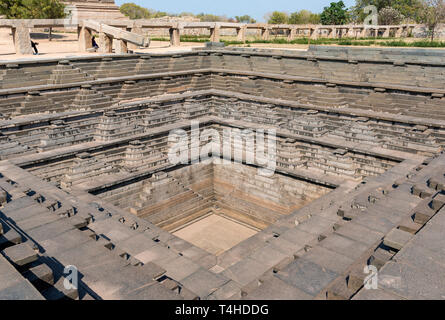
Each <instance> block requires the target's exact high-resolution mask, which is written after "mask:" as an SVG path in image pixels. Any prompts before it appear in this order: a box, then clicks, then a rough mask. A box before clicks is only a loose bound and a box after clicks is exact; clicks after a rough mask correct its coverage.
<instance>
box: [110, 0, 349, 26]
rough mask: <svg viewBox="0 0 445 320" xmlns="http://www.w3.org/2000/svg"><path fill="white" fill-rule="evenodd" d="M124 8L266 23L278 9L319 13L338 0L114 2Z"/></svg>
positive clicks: (346, 1) (130, 0)
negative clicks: (135, 6)
mask: <svg viewBox="0 0 445 320" xmlns="http://www.w3.org/2000/svg"><path fill="white" fill-rule="evenodd" d="M115 1H116V4H118V5H121V4H123V3H126V2H133V3H136V4H138V5H140V6H142V7H146V8H150V9H154V10H157V11H165V12H168V13H181V12H192V13H194V14H198V13H201V12H205V13H211V14H216V15H226V16H228V17H234V16H242V15H244V14H248V15H250V16H251V17H253V18H255V19H256V20H258V21H264V18H263V17H264V15H265V14H266V13H268V12H271V11H274V10H278V11H287V12H289V13H290V12H295V11H299V10H301V9H307V10H310V11H312V12H315V13H320V12H321V11H322V10H323V7H326V6H329V3H331V2H337V1H338V0H162V1H156V0H115ZM343 2H344V3H345V5H346V6H347V7H350V6H352V5H354V4H355V0H343Z"/></svg>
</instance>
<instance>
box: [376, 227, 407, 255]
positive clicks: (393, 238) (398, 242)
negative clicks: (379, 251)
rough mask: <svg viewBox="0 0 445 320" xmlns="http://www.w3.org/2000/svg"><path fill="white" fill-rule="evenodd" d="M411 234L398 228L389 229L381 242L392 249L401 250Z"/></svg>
mask: <svg viewBox="0 0 445 320" xmlns="http://www.w3.org/2000/svg"><path fill="white" fill-rule="evenodd" d="M412 237H413V235H412V234H411V233H409V232H406V231H402V230H400V229H393V230H391V231H390V232H389V233H388V234H387V235H386V236H385V238H384V239H383V244H384V245H385V246H387V247H390V248H392V249H394V250H397V251H399V250H401V249H402V248H403V246H405V245H406V244H407V243H408V242H409V241H410V240H411V239H412Z"/></svg>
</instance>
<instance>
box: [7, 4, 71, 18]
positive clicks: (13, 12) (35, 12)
mask: <svg viewBox="0 0 445 320" xmlns="http://www.w3.org/2000/svg"><path fill="white" fill-rule="evenodd" d="M64 10H65V5H64V4H63V3H62V2H60V1H59V0H1V1H0V14H3V15H5V16H6V18H8V19H60V18H65V16H66V14H65V12H64Z"/></svg>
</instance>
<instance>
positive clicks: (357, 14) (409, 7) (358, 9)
mask: <svg viewBox="0 0 445 320" xmlns="http://www.w3.org/2000/svg"><path fill="white" fill-rule="evenodd" d="M421 4H422V0H356V4H355V6H353V7H352V8H351V15H352V20H354V21H356V22H358V23H362V22H363V21H364V19H365V17H366V16H367V15H368V14H366V13H364V11H363V9H364V8H365V7H367V6H369V5H373V6H375V7H376V8H377V12H379V14H380V11H381V10H382V9H384V8H393V9H395V10H397V11H398V12H400V14H401V15H402V16H403V17H404V18H405V19H408V20H412V21H416V20H417V19H418V13H419V11H420V8H421Z"/></svg>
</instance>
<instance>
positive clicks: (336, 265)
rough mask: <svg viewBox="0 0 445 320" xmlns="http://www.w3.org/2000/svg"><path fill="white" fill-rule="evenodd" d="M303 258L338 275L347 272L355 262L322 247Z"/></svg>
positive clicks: (312, 250)
mask: <svg viewBox="0 0 445 320" xmlns="http://www.w3.org/2000/svg"><path fill="white" fill-rule="evenodd" d="M327 241H329V240H327ZM302 258H304V259H305V260H308V261H311V262H313V263H316V264H317V265H319V266H321V267H323V268H326V269H329V270H332V271H334V272H336V273H338V274H342V273H343V272H345V271H346V269H347V268H348V267H349V266H350V265H351V264H352V263H353V262H354V260H353V259H351V258H349V257H346V256H344V255H342V254H339V253H336V252H333V251H331V250H328V249H325V248H323V247H321V246H315V247H314V248H312V249H311V250H309V251H308V252H307V253H305V254H304V255H303V256H302Z"/></svg>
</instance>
